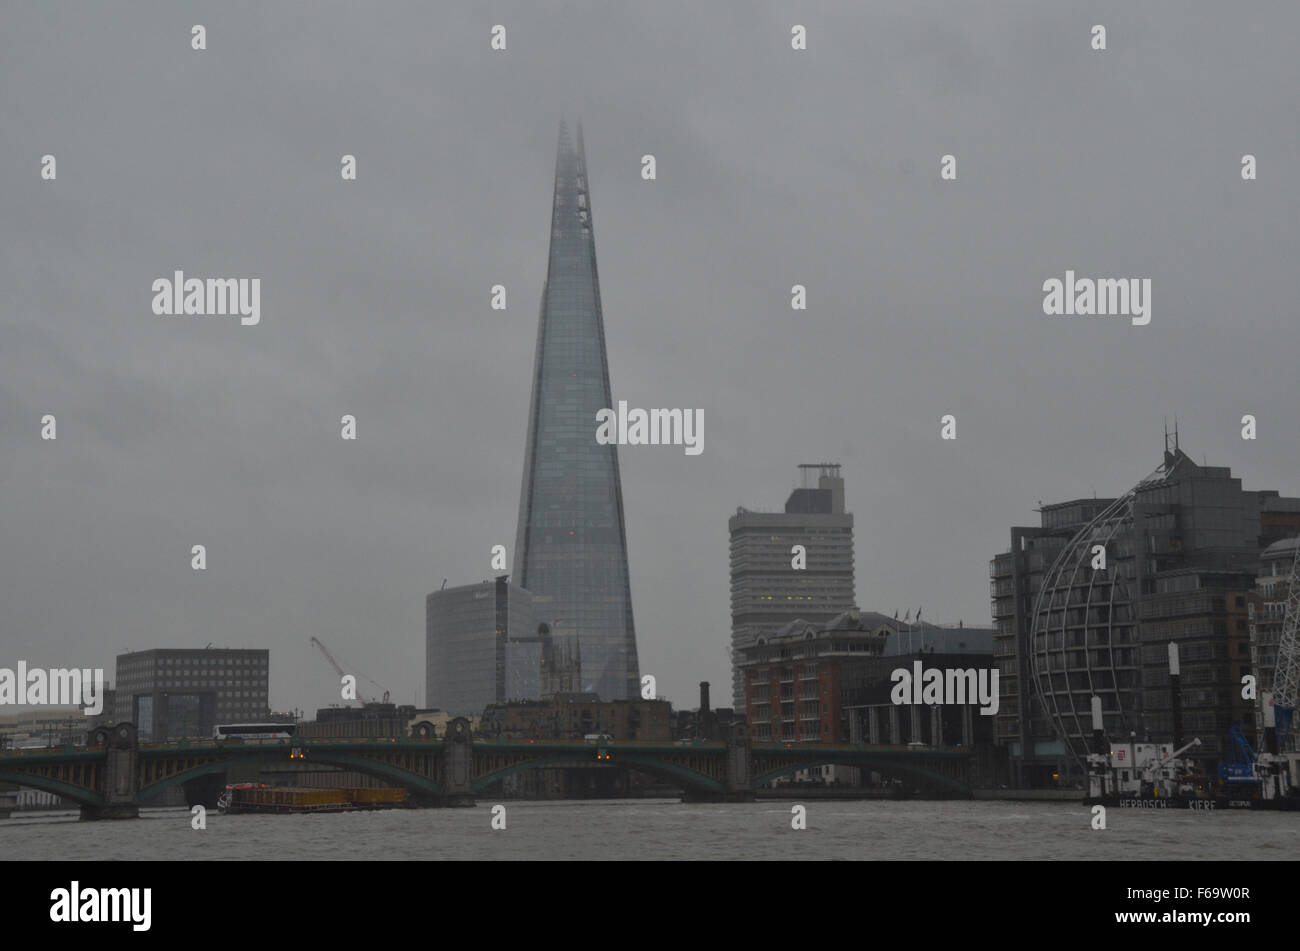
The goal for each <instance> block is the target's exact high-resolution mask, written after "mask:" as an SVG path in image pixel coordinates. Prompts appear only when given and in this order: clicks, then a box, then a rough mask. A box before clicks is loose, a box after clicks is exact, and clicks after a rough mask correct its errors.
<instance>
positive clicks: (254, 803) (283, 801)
mask: <svg viewBox="0 0 1300 951" xmlns="http://www.w3.org/2000/svg"><path fill="white" fill-rule="evenodd" d="M408 798H409V793H408V792H407V791H406V790H405V789H390V788H387V787H381V786H353V787H347V788H343V789H315V788H309V787H304V786H266V785H262V784H253V783H238V784H233V785H229V786H227V787H226V791H225V792H224V793H223V794H222V796H221V798H220V799H218V800H217V806H218V808H219V809H220V810H221V811H222V812H227V813H239V812H352V811H356V810H361V809H396V808H399V807H402V806H405V805H407V800H408Z"/></svg>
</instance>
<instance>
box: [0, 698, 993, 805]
mask: <svg viewBox="0 0 1300 951" xmlns="http://www.w3.org/2000/svg"><path fill="white" fill-rule="evenodd" d="M291 754H293V755H294V759H295V761H300V762H302V763H310V764H312V765H320V766H324V767H335V768H338V769H342V770H354V771H356V772H359V773H363V774H366V775H368V776H372V777H375V778H376V779H379V780H381V781H382V782H384V783H385V784H386V785H391V786H399V787H403V788H405V789H407V790H409V792H410V795H411V801H412V802H413V803H415V804H417V805H430V806H460V805H473V804H474V802H475V798H476V797H478V796H481V795H483V794H485V793H487V792H488V791H489V790H490V789H491V788H492V787H493V786H494V785H496V784H497V783H499V782H501V781H502V780H504V779H506V778H507V777H509V776H512V775H514V774H516V773H519V772H521V771H524V770H530V769H571V768H578V767H581V768H595V769H610V770H613V769H634V770H638V771H640V772H642V773H646V774H649V775H651V776H654V777H656V778H659V779H662V780H664V781H665V782H668V783H671V784H673V785H674V786H677V787H679V788H681V790H682V791H683V798H686V799H691V800H705V801H719V802H726V801H746V800H750V799H753V798H754V790H755V789H757V788H758V787H761V786H765V785H767V784H769V783H772V782H773V781H775V780H777V779H780V778H781V777H783V776H787V775H789V774H791V773H794V772H797V771H799V770H804V769H808V768H809V767H812V766H827V765H836V766H853V767H858V768H861V769H866V770H871V771H873V772H878V773H881V774H883V775H885V776H887V777H891V778H895V779H898V780H901V781H902V782H903V783H904V784H905V785H906V786H908V787H909V788H911V789H914V790H917V791H921V792H924V793H926V794H928V795H932V796H942V797H952V798H967V797H969V796H970V795H971V768H972V758H973V757H972V754H971V753H970V751H969V750H966V749H963V748H956V749H948V748H938V749H936V748H910V747H900V746H866V745H851V746H850V745H841V746H836V745H826V744H810V743H809V744H799V743H795V744H783V743H752V742H751V741H750V739H749V737H748V736H747V734H746V733H745V730H744V727H743V726H738V727H737V728H736V729H735V730H734V731H733V732H732V733H731V735H730V736H729V737H728V739H727V740H726V741H725V742H691V743H672V742H654V741H650V742H614V741H608V742H605V743H602V744H599V745H598V744H596V743H590V742H573V741H569V742H565V741H550V740H515V741H510V742H501V741H496V740H474V739H473V738H472V737H471V734H470V723H469V721H468V720H466V719H463V718H461V719H456V720H452V721H451V723H450V724H448V727H447V735H446V736H444V737H441V738H434V737H431V736H410V737H402V738H387V739H379V738H376V739H308V738H302V737H297V738H294V739H291V740H281V741H275V742H265V741H263V742H236V741H232V740H224V741H223V740H182V741H178V742H171V743H156V744H141V743H140V742H139V741H138V739H137V735H136V729H135V726H134V725H133V724H130V723H119V724H117V725H116V726H113V727H101V728H100V729H97V730H95V731H94V732H93V733H92V734H91V737H90V741H89V746H87V747H84V748H80V747H65V748H62V749H57V748H56V749H39V750H11V751H6V752H0V782H6V783H16V784H18V785H21V786H27V787H30V788H33V789H41V790H45V791H47V792H52V793H55V794H57V795H59V796H62V797H64V798H65V799H69V800H72V801H73V802H76V803H78V804H79V805H80V806H81V815H82V818H83V819H118V818H132V817H135V816H137V815H138V814H139V810H140V807H141V806H147V805H149V804H150V803H151V802H154V801H158V797H159V795H160V794H161V793H162V792H163V791H164V790H166V789H169V788H173V787H176V786H188V787H191V788H193V784H197V783H203V784H205V785H211V784H212V783H214V782H216V783H218V784H220V783H223V782H224V776H225V774H226V773H227V771H231V770H237V769H239V770H247V769H258V770H260V769H266V768H274V767H275V766H276V765H278V764H280V763H282V762H286V761H288V760H289V759H290V755H291Z"/></svg>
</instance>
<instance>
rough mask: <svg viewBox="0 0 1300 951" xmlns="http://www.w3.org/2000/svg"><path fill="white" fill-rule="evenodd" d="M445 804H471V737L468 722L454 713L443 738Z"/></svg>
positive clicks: (443, 802) (472, 770)
mask: <svg viewBox="0 0 1300 951" xmlns="http://www.w3.org/2000/svg"><path fill="white" fill-rule="evenodd" d="M442 774H443V789H444V796H443V801H442V805H444V806H472V805H474V786H473V781H474V737H473V734H472V733H471V732H470V722H469V720H467V719H465V718H464V717H457V718H456V719H454V720H452V721H451V722H450V723H448V724H447V735H446V736H445V737H444V738H443V741H442Z"/></svg>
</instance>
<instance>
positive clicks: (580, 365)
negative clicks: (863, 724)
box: [515, 122, 640, 700]
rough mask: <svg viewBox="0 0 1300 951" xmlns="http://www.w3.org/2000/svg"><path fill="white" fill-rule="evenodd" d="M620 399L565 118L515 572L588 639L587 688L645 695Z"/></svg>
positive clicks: (558, 618) (584, 198) (584, 187)
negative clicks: (599, 426) (605, 436)
mask: <svg viewBox="0 0 1300 951" xmlns="http://www.w3.org/2000/svg"><path fill="white" fill-rule="evenodd" d="M613 406H614V404H613V401H612V398H611V395H610V383H609V367H608V364H607V362H606V357H605V329H604V322H603V318H602V315H601V309H600V283H599V280H598V277H597V272H596V248H595V243H594V238H593V235H592V219H591V200H590V192H589V190H588V182H587V167H586V159H585V156H584V151H583V144H582V127H581V125H579V126H578V129H577V141H576V144H575V143H574V142H573V141H571V140H570V138H569V134H568V130H567V128H566V127H565V125H564V123H563V122H561V123H560V142H559V151H558V155H557V157H556V163H555V196H554V203H553V205H552V211H551V248H550V261H549V264H548V267H547V274H546V284H545V286H544V288H543V291H542V306H541V314H540V316H539V318H538V327H537V357H536V363H535V367H534V373H533V390H532V408H531V411H530V413H529V418H528V443H527V452H526V455H525V458H524V473H523V485H522V490H521V493H520V502H519V530H518V535H517V536H516V542H515V577H516V580H517V581H518V583H519V584H520V585H521V586H522V587H524V588H526V589H528V590H529V591H531V592H532V593H533V594H534V595H537V596H540V597H547V598H549V599H550V604H549V608H548V611H547V614H548V618H549V620H548V624H549V625H550V630H551V634H552V636H553V637H556V638H573V639H576V641H578V642H580V643H581V645H582V669H583V677H582V679H583V681H584V682H583V685H582V686H583V689H585V690H588V691H594V692H596V693H598V694H599V695H600V696H601V697H602V698H603V699H606V700H625V699H633V698H636V697H638V696H639V695H640V673H639V670H638V665H637V653H636V634H635V629H634V626H633V622H632V594H631V589H630V586H629V582H628V564H627V535H626V530H625V528H624V521H623V492H622V487H621V484H620V481H619V471H618V448H617V446H615V445H612V444H611V445H600V444H598V443H597V442H596V414H597V412H598V411H599V410H601V409H606V408H612V407H613Z"/></svg>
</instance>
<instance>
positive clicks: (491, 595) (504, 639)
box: [425, 575, 541, 716]
mask: <svg viewBox="0 0 1300 951" xmlns="http://www.w3.org/2000/svg"><path fill="white" fill-rule="evenodd" d="M534 610H535V604H534V598H533V596H532V594H531V593H530V592H528V591H525V590H524V589H523V588H520V587H519V586H518V585H515V584H511V583H510V580H509V576H508V575H501V576H500V577H498V578H496V579H495V580H494V581H480V582H479V583H478V584H467V585H460V586H458V587H455V588H444V589H442V590H441V591H435V592H433V593H432V594H430V595H429V596H428V598H427V599H426V601H425V664H426V670H425V702H426V704H427V705H428V706H429V707H436V708H438V709H440V710H445V711H447V712H448V713H450V714H452V715H453V716H478V715H480V714H482V713H483V708H484V707H486V706H487V705H488V704H489V703H504V702H505V701H507V700H511V699H536V698H537V697H538V696H539V691H540V684H539V679H538V678H539V667H540V663H541V639H540V637H539V634H538V630H537V625H536V624H535V623H534Z"/></svg>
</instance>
